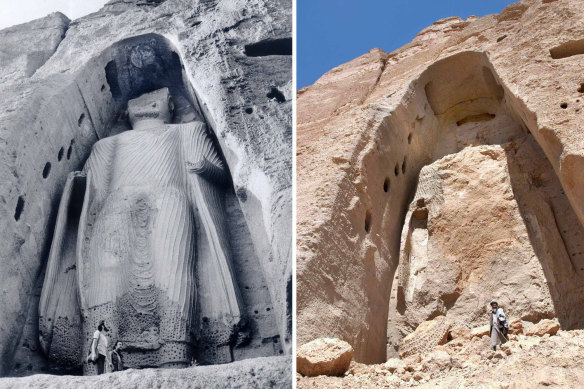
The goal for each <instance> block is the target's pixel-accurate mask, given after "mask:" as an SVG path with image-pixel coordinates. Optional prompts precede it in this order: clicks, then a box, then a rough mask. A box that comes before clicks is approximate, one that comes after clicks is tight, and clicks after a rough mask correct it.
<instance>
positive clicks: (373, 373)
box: [297, 330, 584, 389]
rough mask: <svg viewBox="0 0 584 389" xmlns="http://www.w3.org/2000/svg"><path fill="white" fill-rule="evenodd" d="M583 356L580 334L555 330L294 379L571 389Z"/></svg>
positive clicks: (461, 342) (583, 334) (304, 383)
mask: <svg viewBox="0 0 584 389" xmlns="http://www.w3.org/2000/svg"><path fill="white" fill-rule="evenodd" d="M583 350H584V330H573V331H562V330H560V331H558V333H557V335H556V336H551V337H550V336H549V335H546V337H539V336H527V335H513V338H512V339H511V341H510V342H508V343H505V344H504V345H502V346H501V347H500V348H498V349H497V351H495V352H493V351H492V350H491V349H490V347H489V338H488V336H485V337H484V338H480V337H474V338H458V339H456V340H451V341H449V342H448V343H446V344H444V345H441V346H436V347H435V348H434V349H433V350H430V351H428V352H426V353H423V354H421V355H418V359H417V362H416V361H415V359H412V358H411V356H410V357H409V358H408V359H409V361H408V362H406V361H405V360H400V359H396V358H392V359H390V360H388V361H387V362H386V363H384V364H378V365H364V364H361V363H358V362H352V363H351V367H350V369H349V371H347V373H346V374H345V375H344V376H343V377H326V376H320V377H303V376H301V375H300V374H298V375H297V388H299V389H304V388H329V387H338V388H341V387H342V388H347V387H350V388H359V387H361V388H377V387H389V388H398V387H414V386H415V387H419V388H436V387H439V388H467V387H472V388H485V389H495V388H496V389H499V388H526V389H527V388H535V387H546V386H552V387H554V386H557V387H566V388H572V387H579V385H580V382H581V380H582V379H584V353H583ZM542 370H543V371H545V374H542V373H541V371H542Z"/></svg>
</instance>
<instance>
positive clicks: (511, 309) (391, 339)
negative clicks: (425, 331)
mask: <svg viewBox="0 0 584 389" xmlns="http://www.w3.org/2000/svg"><path fill="white" fill-rule="evenodd" d="M581 11H584V8H583V5H582V4H581V3H579V2H577V1H545V2H541V1H537V0H524V1H521V2H519V3H515V4H512V5H510V6H508V7H507V8H505V9H504V10H503V11H502V12H501V14H499V15H489V16H485V17H482V18H476V17H472V18H469V19H468V20H461V19H460V18H457V17H451V18H447V19H443V20H439V21H437V22H435V23H434V24H433V25H431V26H429V27H427V28H425V29H424V30H422V31H421V32H420V33H419V34H418V35H417V36H416V38H415V39H414V40H413V41H412V42H411V43H410V44H408V45H405V46H404V47H402V48H400V49H398V50H396V51H394V52H392V53H389V54H388V53H385V52H383V51H382V50H380V49H373V50H371V51H370V52H369V53H367V54H364V55H363V56H361V57H359V58H356V59H355V60H353V61H351V62H348V63H346V64H343V65H340V66H339V67H337V68H335V69H333V70H331V71H330V72H328V73H326V74H325V75H323V76H322V77H321V78H320V79H319V80H318V81H317V82H316V83H315V84H314V85H312V86H309V87H307V88H304V89H302V90H300V91H299V92H298V101H297V107H298V127H297V128H298V143H297V146H298V150H297V156H298V157H297V163H298V168H297V171H298V178H297V182H298V190H297V209H298V213H297V220H298V231H297V234H298V235H297V236H298V239H297V253H298V255H297V266H298V272H297V273H298V274H297V280H298V289H297V290H298V300H297V307H298V318H297V323H298V324H297V329H298V338H297V339H298V343H299V345H301V344H304V343H307V342H309V341H311V340H312V339H316V338H320V337H336V338H339V339H342V340H344V341H347V342H348V343H350V344H351V345H352V346H353V348H354V351H355V353H354V358H355V360H356V361H358V362H365V363H380V362H383V361H385V360H386V358H387V355H388V354H389V355H390V356H396V355H398V350H399V344H400V342H401V340H402V339H403V338H404V337H405V336H406V335H408V333H411V332H412V331H414V329H415V328H416V327H417V326H418V325H419V324H420V323H422V322H424V321H427V320H431V319H434V318H436V317H438V316H446V317H447V318H448V320H453V321H454V322H455V323H456V324H457V325H461V324H463V323H464V324H465V325H466V326H472V325H476V324H477V323H479V322H481V321H486V320H487V316H486V313H487V311H486V310H487V308H488V303H489V301H490V300H491V299H492V298H498V297H499V303H500V304H502V306H504V307H505V311H506V313H507V314H508V316H510V317H512V318H513V317H520V318H524V319H526V320H539V319H541V318H546V317H556V318H557V319H558V321H559V322H560V324H561V326H562V328H564V329H575V328H582V327H583V326H584V317H583V316H582V315H581V312H582V309H581V308H582V306H583V305H584V296H583V293H582V290H584V289H583V286H584V277H583V275H584V270H583V269H584V250H582V241H583V238H584V229H583V225H584V213H583V211H584V208H583V205H582V204H584V201H583V199H584V186H583V185H582V184H583V182H584V175H583V174H582V171H583V170H582V168H581V166H582V161H584V154H583V151H582V150H584V140H583V139H584V138H583V137H582V136H581V135H582V131H581V128H582V125H583V123H582V116H581V112H580V111H581V109H582V104H583V103H584V95H583V93H584V88H583V87H582V80H581V79H580V78H579V77H580V76H579V75H578V69H579V67H580V62H581V60H582V53H583V52H584V50H582V44H581V36H580V35H581V34H580V32H576V31H571V30H570V28H568V27H567V26H572V25H575V24H576V25H577V24H579V23H581V22H582V13H581ZM542 22H545V25H546V26H547V27H546V28H544V29H542V28H541V27H540V26H541V23H542ZM518 26H521V28H518ZM481 222H482V223H481ZM485 226H487V227H485ZM489 226H490V227H489ZM511 269H513V270H511ZM492 277H494V278H495V279H498V278H499V279H500V278H501V277H503V281H502V282H503V286H496V285H495V283H494V281H492ZM505 278H506V280H505ZM501 299H502V300H501Z"/></svg>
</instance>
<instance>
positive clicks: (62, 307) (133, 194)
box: [39, 88, 241, 374]
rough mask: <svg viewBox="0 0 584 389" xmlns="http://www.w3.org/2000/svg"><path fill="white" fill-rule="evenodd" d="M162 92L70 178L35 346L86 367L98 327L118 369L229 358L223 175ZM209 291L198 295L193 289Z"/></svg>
mask: <svg viewBox="0 0 584 389" xmlns="http://www.w3.org/2000/svg"><path fill="white" fill-rule="evenodd" d="M172 110H173V103H172V98H171V96H170V93H169V91H168V89H167V88H163V89H159V90H156V91H153V92H150V93H146V94H144V95H142V96H140V97H138V98H136V99H133V100H130V101H129V102H128V117H129V121H130V124H131V126H132V130H130V131H125V132H122V133H120V134H118V135H115V136H110V137H107V138H104V139H101V140H99V141H98V142H97V143H95V145H94V146H93V149H92V151H91V155H90V156H89V159H88V160H87V162H86V164H85V166H84V168H83V171H81V172H73V173H71V174H70V175H69V177H68V180H67V183H66V185H65V189H64V193H63V196H62V198H61V203H60V206H59V211H58V216H57V223H56V228H55V234H54V238H53V242H52V246H51V251H50V254H49V260H48V265H47V271H46V276H45V281H44V285H43V289H42V294H41V301H40V306H39V311H40V312H39V320H40V322H39V330H40V340H41V346H42V348H43V350H44V351H45V353H46V354H47V355H48V357H49V359H50V360H51V361H53V362H54V363H55V364H57V365H59V366H62V367H67V366H70V367H73V366H75V365H77V366H79V365H80V364H81V363H83V367H84V374H93V373H95V366H93V364H92V363H88V362H86V361H85V359H86V357H87V355H88V353H89V347H90V345H91V340H92V335H93V332H94V331H95V329H96V328H97V325H98V323H99V322H100V321H102V320H103V321H105V323H106V325H107V327H108V328H109V329H110V331H109V333H108V336H109V338H110V341H109V344H111V345H113V344H115V342H116V341H121V342H122V344H123V345H124V349H123V350H122V351H123V353H124V365H125V366H126V367H129V368H140V367H186V366H188V365H189V364H190V362H191V361H192V359H193V358H197V359H198V360H199V361H200V362H202V363H225V362H231V361H232V357H231V354H232V351H231V347H232V345H233V341H234V339H235V338H237V331H238V326H239V323H240V320H241V319H240V318H241V313H240V304H241V297H240V294H239V291H238V289H237V285H236V283H235V280H234V275H233V270H232V265H231V262H230V258H229V244H228V239H227V231H226V225H225V210H224V193H225V191H226V188H227V185H229V176H228V172H227V170H226V169H225V167H224V165H223V162H222V160H221V159H220V157H219V155H218V153H217V151H216V149H215V145H214V143H213V141H212V139H211V138H210V136H209V134H208V132H207V129H206V126H205V124H204V123H202V122H196V121H195V122H190V123H184V124H169V123H170V122H171V118H172ZM203 284H205V285H207V287H206V290H212V291H213V293H206V295H205V296H198V293H197V290H198V286H199V285H203Z"/></svg>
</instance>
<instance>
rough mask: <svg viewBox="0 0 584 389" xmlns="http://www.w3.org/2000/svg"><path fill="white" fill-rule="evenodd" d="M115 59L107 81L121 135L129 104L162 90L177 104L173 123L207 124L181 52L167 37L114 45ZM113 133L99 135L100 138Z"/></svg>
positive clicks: (109, 66)
mask: <svg viewBox="0 0 584 389" xmlns="http://www.w3.org/2000/svg"><path fill="white" fill-rule="evenodd" d="M109 54H110V56H111V59H110V60H109V61H108V62H107V65H106V66H105V75H106V80H107V83H108V85H109V89H110V92H111V96H112V98H113V100H114V107H115V111H116V115H115V117H116V118H117V119H116V120H117V121H118V123H114V127H115V126H116V125H117V126H118V129H117V130H114V131H113V133H116V132H121V131H123V129H120V128H119V127H120V126H122V127H123V126H124V123H123V121H125V115H124V114H125V110H126V107H127V103H128V100H131V99H133V98H136V97H138V96H140V95H142V94H144V93H148V92H151V91H154V90H157V89H160V88H164V87H166V88H168V89H169V90H170V94H171V95H172V98H173V100H174V105H175V114H174V118H173V120H172V122H173V123H186V122H191V121H195V120H197V121H201V122H205V123H207V120H205V117H204V114H203V113H202V111H201V108H200V105H199V102H198V101H197V97H196V94H195V92H194V90H193V88H192V86H191V85H190V83H189V81H188V78H187V76H186V74H185V71H184V69H185V67H184V65H183V63H182V61H181V58H180V56H179V54H178V50H177V49H176V48H175V47H174V46H173V44H172V43H171V42H170V41H169V40H168V39H166V38H165V37H163V36H161V35H158V34H144V35H139V36H135V37H131V38H127V39H124V40H121V41H119V42H116V43H115V44H113V45H112V46H111V48H110V50H109ZM109 135H112V133H111V132H109V133H105V134H98V136H99V137H100V138H103V137H105V136H109Z"/></svg>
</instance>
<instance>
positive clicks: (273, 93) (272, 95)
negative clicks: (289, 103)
mask: <svg viewBox="0 0 584 389" xmlns="http://www.w3.org/2000/svg"><path fill="white" fill-rule="evenodd" d="M266 97H267V98H268V99H274V100H276V101H277V102H278V103H283V102H285V101H286V97H285V96H284V94H283V93H282V92H281V91H280V90H279V89H278V88H276V87H272V89H271V90H270V91H269V92H268V94H266ZM245 113H247V114H248V115H249V114H252V113H253V108H251V107H248V108H246V109H245Z"/></svg>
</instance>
